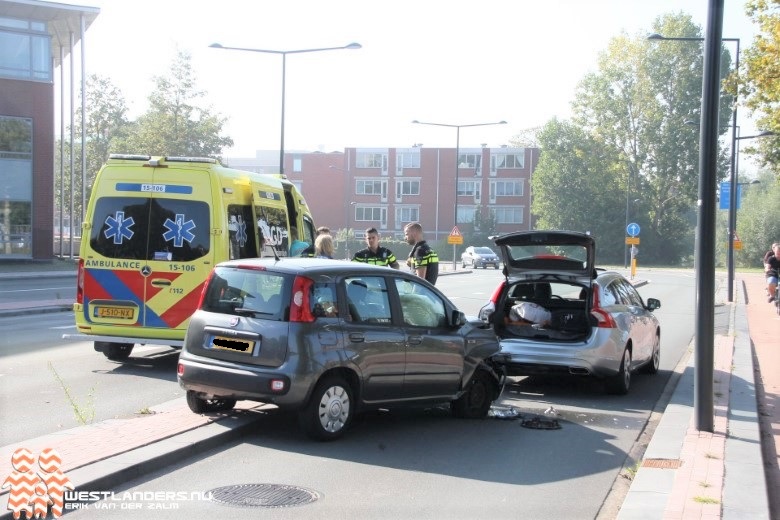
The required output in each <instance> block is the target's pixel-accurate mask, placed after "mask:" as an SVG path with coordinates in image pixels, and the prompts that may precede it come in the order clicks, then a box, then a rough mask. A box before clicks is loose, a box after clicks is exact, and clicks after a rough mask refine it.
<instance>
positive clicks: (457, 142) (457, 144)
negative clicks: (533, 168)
mask: <svg viewBox="0 0 780 520" xmlns="http://www.w3.org/2000/svg"><path fill="white" fill-rule="evenodd" d="M412 124H415V125H430V126H446V127H448V128H455V218H454V219H453V221H454V222H455V224H454V225H455V226H457V225H458V178H459V174H460V171H459V170H460V164H459V163H458V159H459V155H460V129H461V128H468V127H472V126H493V125H505V124H506V121H497V122H495V123H472V124H468V125H451V124H447V123H426V122H424V121H418V120H416V119H415V120H414V121H412ZM456 248H457V246H456V245H455V244H452V270H453V271H456V270H457V269H458V265H457V259H456V258H455V252H456Z"/></svg>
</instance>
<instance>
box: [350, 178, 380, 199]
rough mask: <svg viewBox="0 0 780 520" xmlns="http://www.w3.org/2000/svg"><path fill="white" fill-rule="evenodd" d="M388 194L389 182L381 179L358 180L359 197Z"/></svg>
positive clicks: (356, 188)
mask: <svg viewBox="0 0 780 520" xmlns="http://www.w3.org/2000/svg"><path fill="white" fill-rule="evenodd" d="M386 192H387V181H384V180H379V179H376V180H374V179H357V180H356V181H355V193H356V194H358V195H384V194H385V193H386Z"/></svg>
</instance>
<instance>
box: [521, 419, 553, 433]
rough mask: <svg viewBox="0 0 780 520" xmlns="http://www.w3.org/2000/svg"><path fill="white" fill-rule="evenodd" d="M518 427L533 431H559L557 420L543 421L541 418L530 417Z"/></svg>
mask: <svg viewBox="0 0 780 520" xmlns="http://www.w3.org/2000/svg"><path fill="white" fill-rule="evenodd" d="M520 426H522V427H523V428H532V429H534V430H560V429H561V423H559V422H558V419H543V418H541V417H532V418H531V419H524V420H523V421H522V422H521V423H520Z"/></svg>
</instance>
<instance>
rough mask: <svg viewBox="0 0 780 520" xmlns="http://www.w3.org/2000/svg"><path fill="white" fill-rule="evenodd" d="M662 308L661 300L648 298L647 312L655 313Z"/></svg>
mask: <svg viewBox="0 0 780 520" xmlns="http://www.w3.org/2000/svg"><path fill="white" fill-rule="evenodd" d="M660 308H661V300H658V299H656V298H648V299H647V310H648V311H654V310H656V309H660Z"/></svg>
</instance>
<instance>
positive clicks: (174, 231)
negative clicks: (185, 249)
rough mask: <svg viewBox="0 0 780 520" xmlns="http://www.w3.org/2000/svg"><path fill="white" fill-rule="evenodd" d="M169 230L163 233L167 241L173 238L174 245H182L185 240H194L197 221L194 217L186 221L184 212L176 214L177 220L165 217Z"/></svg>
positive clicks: (165, 224) (164, 224)
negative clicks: (193, 219) (194, 220)
mask: <svg viewBox="0 0 780 520" xmlns="http://www.w3.org/2000/svg"><path fill="white" fill-rule="evenodd" d="M163 226H165V227H166V228H167V229H168V231H166V232H165V233H163V238H164V239H165V241H166V242H168V241H169V240H173V247H181V246H183V245H184V241H185V240H186V241H187V242H192V240H193V239H194V238H195V234H194V233H193V232H192V230H193V229H195V222H193V221H192V219H190V220H188V221H186V222H185V221H184V213H177V214H176V222H174V221H172V220H171V219H169V218H166V219H165V223H163Z"/></svg>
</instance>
